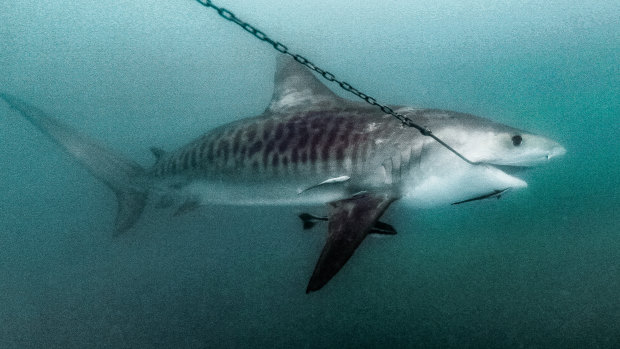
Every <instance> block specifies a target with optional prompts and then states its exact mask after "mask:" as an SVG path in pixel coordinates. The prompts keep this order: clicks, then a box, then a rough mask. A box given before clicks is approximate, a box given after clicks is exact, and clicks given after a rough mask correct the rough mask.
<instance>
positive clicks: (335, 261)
mask: <svg viewBox="0 0 620 349" xmlns="http://www.w3.org/2000/svg"><path fill="white" fill-rule="evenodd" d="M394 200H396V198H394V197H392V196H391V195H389V194H387V193H375V194H370V193H363V194H360V195H356V196H353V197H351V198H349V199H344V200H339V201H334V202H332V203H330V206H331V207H330V211H329V216H328V220H329V224H328V236H327V242H326V243H325V246H324V247H323V251H322V252H321V256H320V257H319V260H318V262H317V264H316V266H315V268H314V272H313V273H312V277H311V278H310V282H309V283H308V288H307V289H306V293H309V292H312V291H317V290H319V289H320V288H321V287H323V286H324V285H325V284H326V283H327V282H328V281H329V280H330V279H331V278H332V277H334V275H336V273H338V271H339V270H340V269H341V268H342V267H343V266H344V265H345V263H346V262H347V261H348V260H349V258H351V256H352V255H353V253H354V252H355V249H357V247H358V246H359V245H360V244H361V243H362V241H363V240H364V238H365V237H366V235H368V233H369V232H370V231H371V230H372V228H373V227H374V226H375V223H376V222H377V220H378V219H379V217H381V215H382V214H383V212H385V210H386V209H387V208H388V206H389V205H390V204H391V203H392V202H393V201H394Z"/></svg>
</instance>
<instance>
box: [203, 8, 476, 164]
mask: <svg viewBox="0 0 620 349" xmlns="http://www.w3.org/2000/svg"><path fill="white" fill-rule="evenodd" d="M196 1H198V3H200V4H201V5H203V6H205V7H207V8H209V7H210V8H212V9H214V10H216V11H217V13H218V14H219V15H220V16H221V17H222V18H224V19H226V20H228V21H230V22H233V23H235V24H237V25H238V26H240V27H241V28H243V30H245V31H247V32H248V33H250V34H252V35H253V36H254V37H256V38H257V39H259V40H260V41H264V42H267V43H269V44H270V45H271V46H273V48H274V49H275V50H276V51H278V52H280V53H283V54H285V55H289V56H291V57H292V58H293V59H295V61H297V62H298V63H299V64H301V65H304V66H306V67H307V68H308V69H310V70H313V71H315V72H316V73H318V74H319V75H321V76H322V77H323V78H324V79H325V80H327V81H330V82H335V83H337V84H338V85H339V86H340V87H341V88H342V89H343V90H345V91H348V92H351V93H352V94H354V95H356V96H357V97H359V98H360V99H362V100H364V101H366V103H368V104H370V105H373V106H376V107H378V108H379V109H380V110H381V111H382V112H384V113H386V114H389V115H391V116H393V117H395V118H396V119H398V120H399V121H400V122H401V123H402V124H403V125H404V126H407V127H412V128H415V129H416V130H418V131H420V133H421V134H422V135H424V136H428V137H431V138H433V139H434V140H436V141H437V142H439V144H441V145H443V146H444V147H446V148H447V149H448V150H450V151H451V152H453V153H454V154H456V155H457V156H458V157H459V158H461V159H463V160H464V161H465V162H467V163H469V164H471V165H477V164H478V163H477V162H472V161H470V160H469V159H467V158H466V157H464V156H463V155H461V153H459V152H457V151H456V150H455V149H454V148H452V147H450V146H449V145H447V144H446V143H445V142H443V141H442V140H441V139H439V138H438V137H437V136H435V135H434V134H433V132H432V131H431V130H430V129H429V128H428V127H423V126H420V125H418V124H416V123H415V122H413V120H411V119H410V118H408V117H407V116H405V115H403V114H400V113H398V112H396V111H394V109H392V108H390V107H389V106H387V105H385V104H381V103H379V102H378V101H377V100H376V99H375V98H374V97H371V96H369V95H367V94H365V93H364V92H362V91H360V90H358V89H356V88H355V87H353V86H352V85H351V84H349V83H348V82H346V81H342V80H339V79H337V78H336V76H335V75H334V74H332V73H330V72H328V71H326V70H323V69H321V68H319V67H317V66H316V65H314V63H312V62H310V61H309V60H308V59H307V58H305V57H304V56H302V55H299V54H296V53H292V52H290V51H289V49H288V47H286V45H284V44H282V43H281V42H279V41H275V40H273V39H271V38H270V37H269V36H267V34H265V33H264V32H262V31H261V30H259V29H257V28H256V27H254V26H253V25H251V24H249V23H247V22H244V21H242V20H241V19H239V18H238V17H237V16H236V15H235V14H234V13H232V12H231V11H229V10H227V9H225V8H223V7H218V6H216V5H215V4H213V2H212V1H211V0H196Z"/></svg>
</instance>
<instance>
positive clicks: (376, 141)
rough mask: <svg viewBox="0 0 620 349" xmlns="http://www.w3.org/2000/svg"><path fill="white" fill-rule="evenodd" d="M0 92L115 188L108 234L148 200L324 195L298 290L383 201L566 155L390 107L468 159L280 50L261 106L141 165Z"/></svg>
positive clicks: (536, 140)
mask: <svg viewBox="0 0 620 349" xmlns="http://www.w3.org/2000/svg"><path fill="white" fill-rule="evenodd" d="M0 97H2V99H4V100H5V101H6V102H7V103H8V104H9V105H10V106H11V107H12V108H14V109H16V110H18V111H19V112H20V113H21V114H22V115H23V116H25V117H26V118H27V119H28V120H29V121H31V122H32V123H33V124H34V125H35V126H36V127H38V128H39V129H40V130H41V131H42V132H43V133H44V134H46V135H47V136H49V137H50V138H51V139H52V140H54V141H55V142H57V143H58V144H59V145H60V146H61V147H62V148H64V150H65V151H67V152H68V153H69V154H71V155H72V156H73V157H75V158H76V159H77V160H78V161H79V162H80V163H81V164H82V165H84V166H85V167H86V168H87V169H88V170H89V171H90V172H91V173H92V174H93V175H94V176H95V177H97V178H99V179H101V180H102V181H103V182H104V183H106V184H107V185H108V186H109V187H110V188H111V189H112V190H114V192H115V193H116V194H117V197H118V200H119V208H118V216H117V221H116V231H117V232H123V231H125V230H127V229H129V228H131V227H132V226H133V225H134V223H135V222H136V221H137V220H138V218H139V216H140V214H141V212H142V210H143V208H144V206H145V205H146V203H147V201H148V200H151V201H155V202H156V203H157V205H156V206H157V207H167V206H171V205H176V206H177V207H178V208H177V211H176V214H181V213H184V212H186V211H189V210H192V209H194V208H196V207H198V206H200V205H208V204H212V203H227V204H234V205H274V204H284V205H291V204H324V203H329V210H330V211H329V215H328V217H327V218H325V219H326V220H328V221H329V222H328V225H329V228H328V230H329V234H328V239H327V243H326V245H325V248H324V249H323V252H322V254H321V257H320V258H319V262H318V263H317V266H316V268H315V271H314V273H313V275H312V278H311V280H310V283H309V285H308V288H307V292H310V291H315V290H318V289H320V288H321V287H322V286H323V285H325V284H326V283H327V282H328V281H329V280H330V279H331V278H332V277H333V276H334V275H335V274H336V273H337V272H338V270H340V268H341V267H342V266H343V265H344V264H345V263H346V261H347V260H348V259H349V257H351V255H352V254H353V252H354V251H355V248H356V247H357V246H358V245H359V244H360V243H361V242H362V241H363V239H364V237H365V236H366V235H367V234H368V233H371V232H377V231H379V232H380V231H381V229H379V228H377V227H379V226H381V225H383V226H388V227H390V228H391V226H389V225H387V224H385V223H382V222H378V219H379V218H380V216H381V215H382V214H383V212H384V211H385V210H386V209H387V208H388V207H389V205H390V204H391V203H392V202H394V201H396V200H400V201H404V202H406V203H407V204H408V205H410V206H414V207H428V206H433V205H442V204H450V203H456V202H465V201H471V199H480V198H486V197H493V196H497V195H493V193H495V192H498V191H502V193H503V192H504V191H506V190H507V189H515V188H520V187H525V186H526V185H527V184H526V183H525V182H524V181H523V180H521V179H519V178H516V177H513V176H511V175H509V174H507V173H505V172H503V171H502V170H500V169H499V168H498V167H495V165H502V166H518V167H530V166H535V165H539V164H542V163H545V162H547V161H548V160H549V159H551V158H553V157H556V156H559V155H562V154H564V153H565V150H564V148H563V147H562V146H561V145H559V144H557V143H555V142H553V141H551V140H549V139H546V138H544V137H542V136H538V135H534V134H531V133H527V132H525V131H522V130H519V129H515V128H512V127H509V126H505V125H502V124H499V123H495V122H493V121H490V120H487V119H484V118H480V117H477V116H474V115H470V114H464V113H458V112H452V111H445V110H437V109H416V108H411V107H399V106H393V109H395V110H396V111H398V112H399V113H401V114H403V115H406V116H408V117H409V118H410V119H411V120H413V121H414V122H415V123H417V124H419V125H423V126H426V127H428V128H430V129H431V130H432V131H433V133H434V134H435V135H437V136H438V137H439V138H441V139H442V140H444V141H445V142H446V143H447V144H449V145H450V146H452V147H453V148H455V149H456V150H457V151H459V152H460V153H461V154H463V155H464V156H465V157H467V158H468V159H470V160H471V161H474V162H479V163H480V164H478V165H472V164H468V163H467V162H465V161H463V160H461V159H459V158H458V157H457V156H456V155H454V154H453V153H451V152H450V151H448V150H447V149H446V148H444V147H443V146H441V145H440V144H438V143H437V142H435V141H434V140H432V139H431V138H429V137H425V136H423V135H422V134H420V133H419V132H418V131H416V130H414V129H411V128H408V127H405V126H403V125H402V124H401V123H400V122H398V121H397V120H395V119H394V118H393V117H392V116H390V115H386V114H385V113H383V112H381V111H380V110H378V109H377V108H375V107H373V106H370V105H367V104H364V103H362V102H354V101H350V100H346V99H343V98H341V97H338V96H336V95H335V94H334V93H333V92H331V91H330V90H329V89H328V88H327V87H325V86H324V85H323V84H321V83H320V82H319V81H318V80H317V79H316V78H315V77H314V76H313V75H312V74H311V73H310V72H309V71H308V70H306V68H304V67H302V66H301V65H299V64H297V63H296V62H294V61H293V60H291V59H289V58H286V57H281V58H280V59H279V61H278V67H277V71H276V76H275V86H274V93H273V98H272V101H271V103H270V105H269V107H268V108H267V109H266V110H265V111H264V112H263V113H262V114H261V115H259V116H256V117H252V118H247V119H243V120H239V121H236V122H233V123H230V124H227V125H224V126H221V127H218V128H216V129H213V130H211V131H209V132H207V133H205V134H204V135H203V136H201V137H200V138H198V139H196V140H194V141H193V142H191V143H189V144H187V145H186V146H183V147H181V148H180V149H178V150H176V151H173V152H164V151H163V150H160V149H158V148H153V149H152V151H153V154H154V155H155V156H156V157H157V162H156V163H155V165H153V166H152V167H151V168H150V169H143V168H142V167H140V166H139V165H138V164H136V163H134V162H132V161H130V160H127V159H125V158H124V157H123V156H122V155H119V154H116V153H114V152H113V151H110V150H109V149H107V148H106V147H104V146H101V145H99V144H98V143H97V142H95V141H93V140H91V139H90V138H87V137H85V136H82V135H80V134H79V133H77V132H75V131H73V130H71V128H69V127H67V126H65V125H64V124H62V123H60V122H59V121H56V120H55V119H53V118H51V117H48V116H46V115H45V113H44V112H42V111H41V110H39V109H37V108H36V107H33V106H31V105H29V104H28V103H26V102H23V101H21V100H20V99H18V98H17V97H14V96H11V95H8V94H0ZM392 230H393V229H392ZM387 232H388V233H390V234H393V233H395V230H393V232H392V231H391V230H389V229H388V231H387Z"/></svg>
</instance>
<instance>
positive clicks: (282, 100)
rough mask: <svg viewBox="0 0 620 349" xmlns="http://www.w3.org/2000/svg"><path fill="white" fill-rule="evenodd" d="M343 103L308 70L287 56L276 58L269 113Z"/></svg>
mask: <svg viewBox="0 0 620 349" xmlns="http://www.w3.org/2000/svg"><path fill="white" fill-rule="evenodd" d="M343 101H344V99H342V98H340V97H338V96H337V95H336V94H335V93H333V92H332V91H331V90H330V89H329V88H327V86H325V85H323V84H322V83H321V82H320V81H319V80H318V79H317V78H316V77H315V76H314V75H312V73H311V72H310V70H309V69H308V68H306V67H304V66H303V65H301V64H300V63H298V62H296V61H295V60H294V59H293V58H291V57H290V56H288V55H281V56H280V57H278V61H277V64H276V74H275V78H274V88H273V96H272V98H271V103H269V108H268V110H269V111H271V112H285V111H289V110H291V109H295V108H303V107H309V106H312V105H315V104H322V105H330V104H337V103H342V102H343Z"/></svg>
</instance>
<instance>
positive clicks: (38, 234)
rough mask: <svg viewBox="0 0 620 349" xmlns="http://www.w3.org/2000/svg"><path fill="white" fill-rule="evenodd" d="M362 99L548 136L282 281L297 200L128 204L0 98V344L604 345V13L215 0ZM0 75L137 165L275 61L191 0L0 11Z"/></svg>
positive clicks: (239, 96) (297, 247)
mask: <svg viewBox="0 0 620 349" xmlns="http://www.w3.org/2000/svg"><path fill="white" fill-rule="evenodd" d="M219 4H220V5H222V6H225V7H228V8H230V9H231V10H234V11H235V12H236V13H237V14H238V15H239V16H241V17H243V18H246V19H247V20H251V21H252V22H253V23H255V24H256V25H257V26H259V28H261V29H263V30H264V31H266V32H268V33H270V34H271V35H273V36H274V37H276V38H278V39H280V40H282V41H284V42H285V43H287V44H288V45H289V47H290V48H291V49H294V50H295V51H298V52H301V53H303V54H305V55H306V56H308V57H311V58H312V60H313V61H314V62H316V63H317V64H319V65H321V66H322V67H324V68H325V69H328V70H330V71H332V72H334V73H336V74H337V75H338V76H341V77H342V78H343V79H345V80H347V81H349V82H351V83H354V85H356V86H358V88H360V89H363V90H364V91H367V92H368V93H369V94H372V95H374V96H376V97H377V98H379V99H380V100H382V101H386V102H388V103H394V104H409V105H416V106H424V107H439V108H445V109H452V110H459V111H464V112H470V113H474V114H478V115H481V116H486V117H489V118H491V119H494V120H497V121H499V122H502V123H506V124H510V125H513V126H516V127H519V128H523V129H526V130H530V131H535V132H537V133H540V134H544V135H546V136H549V137H550V138H552V139H555V140H557V141H558V142H560V143H562V144H563V145H564V146H565V147H566V149H567V150H568V153H567V155H566V156H564V157H563V158H562V159H558V161H555V162H552V163H550V164H549V165H547V166H545V167H541V168H537V169H534V170H532V171H530V172H528V173H526V174H525V177H524V178H525V179H526V180H527V181H528V183H529V187H528V188H527V189H525V190H520V191H515V192H513V193H510V194H509V195H507V196H506V197H504V198H502V199H501V200H492V201H482V202H476V203H471V204H469V205H460V206H450V207H442V208H437V209H430V210H411V209H408V208H407V207H404V206H398V205H395V206H393V207H391V208H390V210H389V211H388V213H387V214H386V216H385V217H384V218H385V220H386V221H389V222H390V223H391V224H393V225H394V226H395V227H396V228H397V230H398V231H399V234H398V235H397V236H395V237H388V238H370V239H367V240H366V241H365V242H364V243H363V244H362V246H361V247H360V249H359V250H358V251H357V252H356V254H355V256H354V257H353V258H352V259H351V261H350V262H349V263H348V264H347V266H346V267H345V268H344V269H343V270H342V271H341V272H340V273H339V274H338V275H337V276H336V277H335V278H334V280H332V282H330V283H329V284H328V286H327V287H325V288H324V289H323V290H321V291H320V292H316V293H313V294H310V295H306V294H305V293H304V290H305V286H306V283H307V280H308V278H309V276H310V274H311V272H312V269H313V267H314V263H315V261H316V258H317V257H318V254H319V252H320V250H321V248H322V244H323V241H324V238H325V236H324V232H323V230H322V229H315V230H313V231H310V232H309V231H303V230H302V229H301V226H300V222H299V221H298V218H297V217H296V213H298V212H299V211H300V210H301V208H296V207H278V208H247V207H245V208H238V207H233V206H231V207H212V208H204V209H201V210H199V211H196V212H192V213H190V214H188V215H186V216H183V217H176V218H172V217H168V216H167V215H161V214H160V212H158V211H153V210H151V211H148V212H147V213H146V216H145V217H144V219H142V220H141V222H140V223H139V224H138V226H136V227H135V228H134V229H133V230H132V231H130V232H129V233H127V234H125V235H124V236H121V237H118V238H113V237H112V234H111V231H112V224H113V219H114V215H115V212H116V206H115V205H116V203H115V197H114V195H113V193H111V192H110V191H109V190H108V189H107V188H106V187H105V186H104V185H103V184H101V183H99V182H97V180H95V179H94V178H92V177H91V176H90V175H89V174H88V172H86V171H85V170H83V169H82V168H80V167H79V166H78V165H77V164H76V163H74V162H72V161H71V160H70V159H69V158H68V157H67V156H66V155H64V154H63V153H62V152H60V151H59V150H58V148H57V147H56V146H55V145H54V144H52V143H51V142H48V141H47V140H46V139H45V138H44V137H42V136H41V135H40V134H38V133H37V132H36V131H35V130H34V129H33V128H32V127H31V125H29V124H28V123H27V122H25V121H24V120H22V119H21V118H20V117H19V116H18V115H17V114H16V113H14V112H12V111H10V110H9V109H8V108H7V107H6V105H1V106H0V140H1V141H0V197H1V198H2V199H1V200H0V280H1V281H0V347H7V348H23V347H49V346H51V347H62V348H66V347H73V348H83V347H108V348H118V347H134V348H135V347H146V348H152V347H162V348H170V347H249V346H259V347H292V346H296V347H297V346H301V347H380V346H398V347H476V348H478V347H562V348H566V347H602V348H606V347H609V348H610V347H618V346H620V335H619V333H620V298H619V297H618V294H620V278H619V277H618V275H620V190H619V189H618V188H619V186H620V180H619V179H618V178H619V177H618V173H619V172H620V155H619V151H618V149H620V148H619V145H620V144H619V142H618V139H620V103H619V101H620V98H619V97H620V89H619V86H620V84H619V80H620V78H619V77H620V73H619V71H618V70H619V68H618V67H620V59H619V52H620V37H619V33H620V25H619V24H618V21H617V19H618V18H619V16H620V6H619V5H618V4H617V3H616V2H612V1H597V2H594V1H588V2H585V3H581V4H577V3H575V2H573V1H554V2H551V3H549V2H525V3H524V2H519V3H517V2H514V3H508V4H496V3H495V2H491V1H475V2H471V1H469V2H441V3H439V4H435V5H429V4H427V3H426V2H397V1H388V2H381V3H373V2H368V3H367V2H361V1H340V2H338V3H337V4H334V3H333V2H329V1H318V2H317V1H315V2H298V1H290V2H287V3H280V2H277V1H266V0H265V1H251V2H250V1H244V2H239V1H224V0H222V1H220V3H219ZM0 23H2V24H1V25H0V71H1V74H0V90H2V91H4V92H8V93H11V94H14V95H18V96H20V97H21V98H24V99H26V100H29V101H30V102H32V103H34V104H36V105H38V106H40V107H42V108H43V109H45V110H46V111H48V112H49V113H50V114H53V115H55V116H58V117H59V118H61V119H63V120H64V121H66V122H67V123H70V124H72V125H74V126H75V127H76V128H79V129H80V130H83V131H84V132H85V133H87V134H89V135H92V136H96V137H97V138H98V139H101V140H103V141H105V142H106V143H107V144H109V145H111V146H112V147H115V148H116V149H118V150H120V151H122V152H124V153H125V154H127V155H128V156H130V157H132V158H134V159H137V160H138V161H140V162H141V163H142V164H144V165H148V164H150V163H152V161H153V159H152V158H151V155H150V154H149V151H148V147H150V146H152V145H157V146H161V147H163V148H166V149H173V148H174V147H176V146H179V145H181V144H183V143H185V142H187V141H189V140H190V139H192V138H193V137H195V136H197V135H199V134H201V133H202V132H203V131H204V130H207V129H209V128H212V127H214V126H215V125H219V124H222V123H225V122H228V121H232V120H235V119H239V118H241V117H245V116H250V115H255V114H259V113H260V112H262V110H263V109H264V107H265V106H266V105H267V103H268V101H269V97H270V95H271V88H272V75H273V72H274V61H275V53H274V52H273V50H272V49H270V47H269V46H267V45H265V44H263V43H260V42H258V41H257V40H256V39H253V38H252V37H250V36H249V35H247V34H246V33H244V32H243V31H242V30H240V29H239V28H236V27H234V26H232V25H231V24H229V23H226V22H225V21H223V20H221V19H220V18H219V17H218V16H217V15H216V14H215V13H213V12H212V11H208V10H205V9H204V8H203V7H201V6H200V5H199V4H197V3H195V2H192V1H180V0H179V1H168V2H159V3H157V2H147V1H138V2H131V3H128V2H123V1H107V2H99V3H93V2H88V1H81V0H79V1H65V0H56V1H47V2H38V3H32V2H25V1H14V2H10V3H9V2H7V3H4V4H1V5H0Z"/></svg>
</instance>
